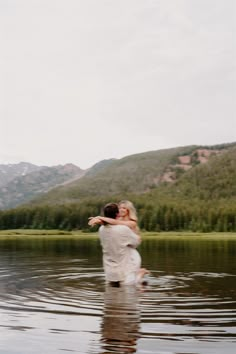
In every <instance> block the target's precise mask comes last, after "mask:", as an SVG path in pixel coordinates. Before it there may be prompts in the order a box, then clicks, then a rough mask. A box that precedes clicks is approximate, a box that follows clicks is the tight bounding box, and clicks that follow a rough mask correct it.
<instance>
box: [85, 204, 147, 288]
mask: <svg viewBox="0 0 236 354" xmlns="http://www.w3.org/2000/svg"><path fill="white" fill-rule="evenodd" d="M103 214H104V216H96V217H93V218H90V220H89V225H90V226H93V225H96V224H100V225H102V226H101V227H100V228H99V237H100V241H101V245H102V250H103V267H104V271H105V277H106V281H107V282H109V283H110V284H111V285H112V286H120V285H121V284H124V285H128V284H135V285H138V284H145V281H144V276H145V274H147V273H149V272H148V271H147V270H146V269H145V268H141V257H140V254H139V252H138V251H137V250H136V247H137V246H138V245H139V244H140V242H141V237H140V235H139V229H138V225H137V214H136V210H135V208H134V206H133V204H132V203H131V202H130V201H127V200H124V201H121V202H120V203H119V204H116V203H108V204H106V205H105V206H104V208H103Z"/></svg>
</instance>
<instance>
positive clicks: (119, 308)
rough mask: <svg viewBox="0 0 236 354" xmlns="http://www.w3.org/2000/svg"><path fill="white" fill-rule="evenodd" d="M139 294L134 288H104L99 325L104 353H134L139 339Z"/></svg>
mask: <svg viewBox="0 0 236 354" xmlns="http://www.w3.org/2000/svg"><path fill="white" fill-rule="evenodd" d="M139 294H140V293H139V291H138V289H137V287H135V286H123V287H120V288H118V289H117V288H113V287H111V286H109V285H108V286H106V291H105V293H104V313H103V321H102V324H101V331H102V349H103V350H105V351H104V353H107V354H108V353H115V352H119V353H136V346H137V339H138V338H139V337H140V307H139Z"/></svg>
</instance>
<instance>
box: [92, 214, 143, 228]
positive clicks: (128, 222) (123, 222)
mask: <svg viewBox="0 0 236 354" xmlns="http://www.w3.org/2000/svg"><path fill="white" fill-rule="evenodd" d="M98 218H99V219H100V220H101V221H103V222H105V223H107V224H111V225H126V226H128V227H129V228H130V229H131V230H135V229H136V228H137V223H136V221H134V220H122V219H112V218H107V217H106V216H98Z"/></svg>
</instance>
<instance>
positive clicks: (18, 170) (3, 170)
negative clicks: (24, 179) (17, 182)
mask: <svg viewBox="0 0 236 354" xmlns="http://www.w3.org/2000/svg"><path fill="white" fill-rule="evenodd" d="M41 168H43V166H36V165H33V164H31V163H28V162H20V163H17V164H4V165H3V164H0V187H2V186H4V185H5V184H7V183H9V182H11V181H12V180H13V179H14V178H16V177H21V176H25V175H27V174H28V173H30V172H34V171H39V170H40V169H41Z"/></svg>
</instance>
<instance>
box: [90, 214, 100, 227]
mask: <svg viewBox="0 0 236 354" xmlns="http://www.w3.org/2000/svg"><path fill="white" fill-rule="evenodd" d="M101 224H102V220H101V219H100V218H99V216H92V217H90V218H89V221H88V225H89V226H95V225H101Z"/></svg>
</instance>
